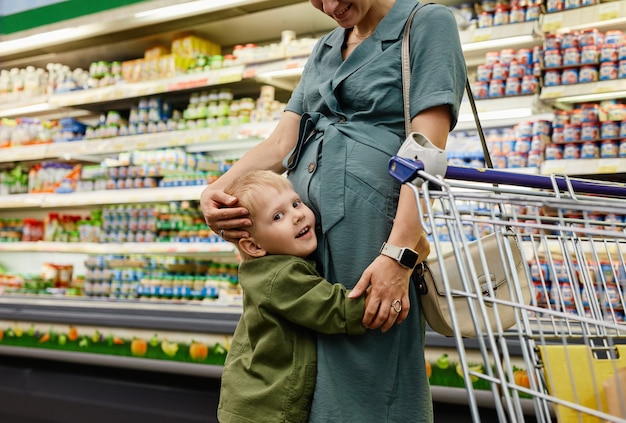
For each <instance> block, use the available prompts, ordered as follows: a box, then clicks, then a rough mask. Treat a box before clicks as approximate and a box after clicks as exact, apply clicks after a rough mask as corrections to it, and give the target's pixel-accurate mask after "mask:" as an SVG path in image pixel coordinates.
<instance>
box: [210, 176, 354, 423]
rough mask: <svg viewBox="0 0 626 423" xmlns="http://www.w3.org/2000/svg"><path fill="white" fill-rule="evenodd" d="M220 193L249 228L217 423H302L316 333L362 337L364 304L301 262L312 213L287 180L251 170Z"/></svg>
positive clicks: (309, 241)
mask: <svg viewBox="0 0 626 423" xmlns="http://www.w3.org/2000/svg"><path fill="white" fill-rule="evenodd" d="M224 191H225V192H226V193H228V194H230V195H232V196H234V197H237V201H238V205H241V206H243V207H246V208H247V209H248V210H249V212H250V219H251V220H252V227H250V228H246V229H247V230H248V231H249V234H250V237H248V238H242V239H240V240H239V241H238V244H237V248H238V249H239V252H240V254H241V257H242V262H241V263H240V265H239V283H240V285H241V288H242V290H243V314H242V316H241V319H240V321H239V324H238V325H237V329H236V330H235V334H234V335H233V339H232V343H231V346H230V349H229V352H228V356H227V358H226V363H225V365H224V372H223V375H222V387H221V392H220V402H219V407H218V412H217V416H218V419H219V421H220V422H222V423H233V422H249V423H260V422H268V423H269V422H271V423H277V422H306V421H307V420H308V414H309V408H310V405H311V399H312V395H313V389H314V387H315V376H316V372H317V364H316V360H317V350H316V332H322V333H325V334H336V333H342V334H354V335H358V334H362V333H365V330H366V328H365V327H364V326H363V325H362V323H361V320H362V318H363V312H364V309H365V299H364V297H363V296H362V297H360V298H354V299H352V298H348V297H347V290H346V288H345V287H344V286H343V285H340V284H332V283H330V282H328V281H326V280H325V279H323V278H322V277H321V276H320V275H319V273H318V272H317V271H316V269H315V264H314V263H313V262H312V261H309V260H307V259H306V258H307V257H308V256H309V255H310V254H312V253H313V252H314V251H315V249H316V248H317V237H316V235H315V216H314V214H313V212H312V211H311V209H309V208H308V207H307V206H306V205H305V204H304V203H302V201H301V200H300V197H299V196H298V194H296V192H295V191H294V190H293V186H292V185H291V182H290V181H289V180H288V179H287V178H285V177H283V176H280V175H278V174H276V173H274V172H271V171H253V172H250V173H248V174H246V175H245V176H243V177H241V178H239V179H238V180H236V181H235V182H234V183H233V184H231V186H229V187H228V188H227V189H226V190H224Z"/></svg>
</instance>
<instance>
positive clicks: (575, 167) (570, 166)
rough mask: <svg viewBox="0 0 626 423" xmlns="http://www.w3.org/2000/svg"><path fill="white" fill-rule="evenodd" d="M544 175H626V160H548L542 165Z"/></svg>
mask: <svg viewBox="0 0 626 423" xmlns="http://www.w3.org/2000/svg"><path fill="white" fill-rule="evenodd" d="M540 172H541V173H542V174H544V175H552V174H556V175H569V176H584V175H614V174H619V173H626V159H624V158H612V159H568V160H546V161H545V162H543V164H542V165H541V171H540Z"/></svg>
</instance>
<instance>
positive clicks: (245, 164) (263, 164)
mask: <svg viewBox="0 0 626 423" xmlns="http://www.w3.org/2000/svg"><path fill="white" fill-rule="evenodd" d="M299 124H300V116H299V115H297V114H296V113H293V112H289V111H286V112H284V113H283V115H282V117H281V119H280V121H279V122H278V125H277V126H276V128H275V129H274V131H272V133H271V134H270V135H269V137H267V139H265V140H264V141H263V142H261V143H260V144H258V145H256V146H255V147H254V148H252V149H251V150H249V151H248V152H247V153H246V154H245V155H244V156H243V157H242V158H241V159H240V160H238V161H237V162H236V163H235V164H234V165H233V166H232V167H231V168H230V169H229V170H228V171H227V172H226V173H225V174H223V175H222V176H220V177H219V179H218V180H217V181H215V182H213V183H212V184H210V185H209V186H207V187H206V188H205V189H204V190H203V191H202V194H201V196H200V207H201V209H202V213H203V215H204V219H205V221H206V222H207V224H208V225H209V227H210V228H211V229H212V230H213V231H215V232H217V233H220V231H222V230H224V234H223V236H224V238H225V239H229V240H232V239H238V238H241V237H244V236H249V234H248V233H247V232H246V231H245V230H241V229H238V228H245V227H247V226H250V224H251V222H250V219H248V218H247V216H248V210H246V209H245V208H243V207H233V206H234V205H235V204H236V203H237V199H236V198H235V197H232V196H230V195H227V194H226V193H224V188H225V187H226V186H227V185H228V184H230V183H231V182H232V181H234V180H235V179H236V178H238V177H240V176H241V175H243V174H245V173H247V172H249V171H251V170H259V169H269V170H273V171H274V172H277V173H282V172H283V171H284V170H285V169H284V167H283V164H282V162H283V159H284V158H285V157H286V156H287V154H289V152H290V151H291V150H292V149H293V148H294V146H295V145H296V141H297V137H298V128H299Z"/></svg>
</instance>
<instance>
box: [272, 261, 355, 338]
mask: <svg viewBox="0 0 626 423" xmlns="http://www.w3.org/2000/svg"><path fill="white" fill-rule="evenodd" d="M347 294H348V291H347V290H346V288H345V287H344V286H343V285H341V284H332V283H330V282H328V281H327V280H326V279H324V278H322V277H321V276H319V274H317V273H316V272H315V271H314V269H312V268H311V267H310V265H309V264H308V263H306V262H305V261H294V262H291V263H290V264H289V265H287V266H285V267H283V268H282V269H280V270H279V271H278V272H276V273H275V277H274V278H273V280H272V282H271V285H270V289H269V291H268V300H269V306H270V307H272V308H273V311H274V312H275V313H277V314H280V315H281V316H283V317H284V318H285V319H287V320H289V321H291V322H293V323H295V324H297V325H300V326H304V327H307V328H309V329H312V330H314V331H316V332H321V333H325V334H336V333H347V334H348V335H357V334H361V333H365V330H366V329H365V327H364V326H363V324H362V323H361V321H362V319H363V312H364V309H365V297H364V296H361V297H359V298H348V297H347Z"/></svg>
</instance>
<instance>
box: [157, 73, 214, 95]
mask: <svg viewBox="0 0 626 423" xmlns="http://www.w3.org/2000/svg"><path fill="white" fill-rule="evenodd" d="M207 85H210V83H209V76H208V75H206V76H203V77H199V78H194V79H187V80H183V81H178V82H172V83H171V84H169V85H168V86H167V91H179V90H186V89H189V88H200V87H206V86H207Z"/></svg>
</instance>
